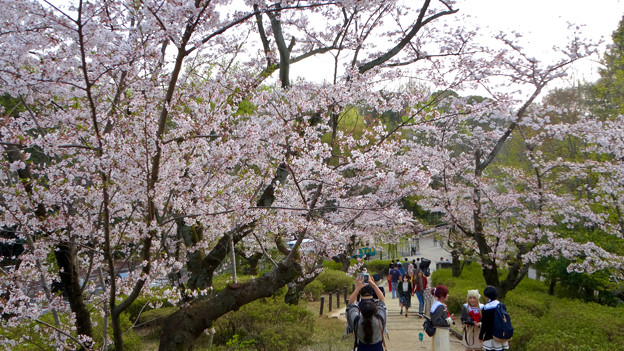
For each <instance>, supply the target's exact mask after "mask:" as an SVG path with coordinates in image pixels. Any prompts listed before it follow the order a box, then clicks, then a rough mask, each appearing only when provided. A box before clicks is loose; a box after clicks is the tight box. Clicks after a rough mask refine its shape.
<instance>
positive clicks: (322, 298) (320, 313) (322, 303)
mask: <svg viewBox="0 0 624 351" xmlns="http://www.w3.org/2000/svg"><path fill="white" fill-rule="evenodd" d="M324 305H325V297H324V296H321V311H320V312H319V316H322V315H323V306H324Z"/></svg>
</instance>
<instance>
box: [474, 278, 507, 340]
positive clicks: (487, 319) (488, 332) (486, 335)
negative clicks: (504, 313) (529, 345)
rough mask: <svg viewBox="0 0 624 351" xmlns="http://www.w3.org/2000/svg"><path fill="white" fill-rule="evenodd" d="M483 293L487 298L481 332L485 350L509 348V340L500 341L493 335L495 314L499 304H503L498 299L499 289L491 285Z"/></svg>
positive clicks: (480, 335)
mask: <svg viewBox="0 0 624 351" xmlns="http://www.w3.org/2000/svg"><path fill="white" fill-rule="evenodd" d="M483 295H484V296H485V297H486V299H487V301H488V302H487V303H486V304H485V306H483V309H482V310H481V331H480V332H479V340H481V341H483V350H486V351H502V350H509V342H507V341H505V342H503V343H500V342H498V341H496V340H494V338H493V337H492V330H493V328H494V314H495V312H496V308H497V307H498V305H499V304H500V305H502V306H503V307H504V306H505V305H503V304H502V303H501V302H500V301H498V291H497V290H496V288H495V287H493V286H491V285H489V286H487V287H486V288H485V290H483Z"/></svg>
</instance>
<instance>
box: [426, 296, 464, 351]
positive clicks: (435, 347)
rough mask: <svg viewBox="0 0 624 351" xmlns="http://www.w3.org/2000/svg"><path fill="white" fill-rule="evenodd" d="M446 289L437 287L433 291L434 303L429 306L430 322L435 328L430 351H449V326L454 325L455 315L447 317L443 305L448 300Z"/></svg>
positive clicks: (444, 305) (447, 313) (446, 311)
mask: <svg viewBox="0 0 624 351" xmlns="http://www.w3.org/2000/svg"><path fill="white" fill-rule="evenodd" d="M448 294H449V291H448V288H447V287H446V286H444V285H438V286H437V287H435V289H434V291H433V296H435V301H434V302H433V304H432V305H431V310H430V312H431V322H432V323H433V326H434V327H435V328H436V331H435V334H433V340H432V344H431V350H432V351H449V350H450V349H451V345H450V342H451V340H450V336H451V334H450V331H449V328H450V327H451V324H455V322H453V320H455V319H457V317H455V315H449V312H448V310H447V308H446V304H444V303H445V302H446V301H447V300H448Z"/></svg>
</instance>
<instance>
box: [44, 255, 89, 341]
mask: <svg viewBox="0 0 624 351" xmlns="http://www.w3.org/2000/svg"><path fill="white" fill-rule="evenodd" d="M54 255H55V256H56V262H57V264H58V265H59V268H60V269H59V276H60V278H61V283H62V284H63V288H64V289H65V293H66V294H67V299H68V300H69V306H70V307H71V310H72V312H73V313H74V314H75V316H76V331H77V332H78V334H79V335H86V336H89V337H93V330H92V327H91V315H90V314H89V310H88V308H87V305H86V304H85V303H84V300H83V297H82V289H81V287H80V278H79V275H78V267H77V265H76V252H75V250H74V248H72V246H71V244H69V243H60V244H59V245H58V246H57V250H55V251H54Z"/></svg>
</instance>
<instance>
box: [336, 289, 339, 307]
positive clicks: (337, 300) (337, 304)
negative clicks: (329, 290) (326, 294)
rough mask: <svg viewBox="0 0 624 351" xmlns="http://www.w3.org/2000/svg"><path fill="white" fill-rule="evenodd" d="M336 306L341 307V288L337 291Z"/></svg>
mask: <svg viewBox="0 0 624 351" xmlns="http://www.w3.org/2000/svg"><path fill="white" fill-rule="evenodd" d="M336 308H340V290H338V291H336Z"/></svg>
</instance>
